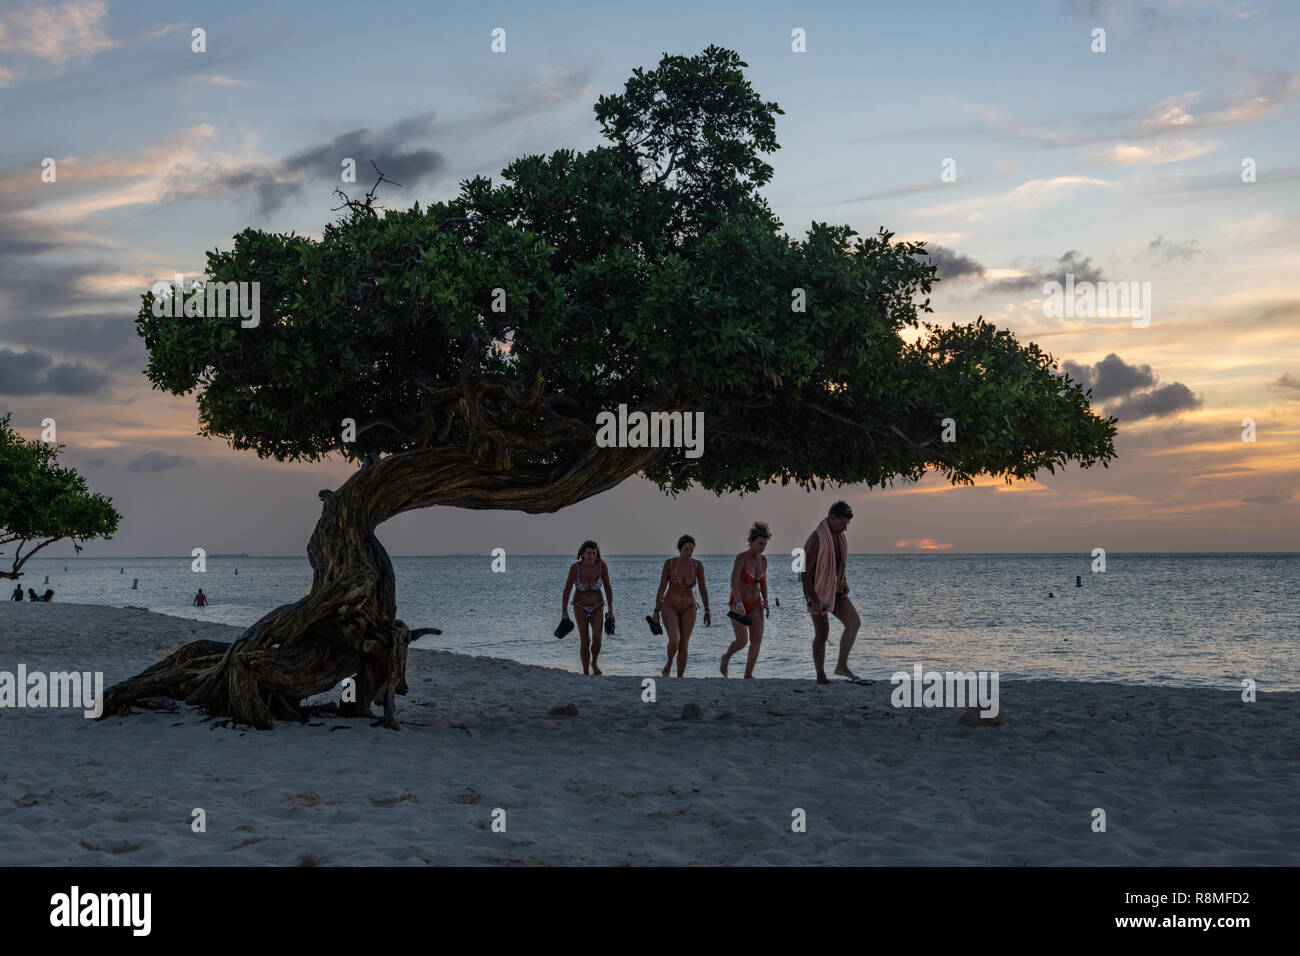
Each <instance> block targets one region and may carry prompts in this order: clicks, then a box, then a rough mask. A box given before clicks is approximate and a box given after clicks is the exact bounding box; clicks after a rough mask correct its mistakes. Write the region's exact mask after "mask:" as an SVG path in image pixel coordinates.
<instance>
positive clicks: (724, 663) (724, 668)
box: [718, 654, 727, 677]
mask: <svg viewBox="0 0 1300 956" xmlns="http://www.w3.org/2000/svg"><path fill="white" fill-rule="evenodd" d="M718 670H720V671H722V676H723V677H726V676H727V655H726V654H723V655H722V666H721V667H719V668H718Z"/></svg>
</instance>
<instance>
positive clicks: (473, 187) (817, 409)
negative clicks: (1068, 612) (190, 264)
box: [138, 47, 1114, 506]
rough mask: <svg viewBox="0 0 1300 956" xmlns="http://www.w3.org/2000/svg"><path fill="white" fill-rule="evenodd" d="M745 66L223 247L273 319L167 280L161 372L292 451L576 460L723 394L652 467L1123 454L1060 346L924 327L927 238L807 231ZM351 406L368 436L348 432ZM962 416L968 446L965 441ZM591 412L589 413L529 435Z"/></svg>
mask: <svg viewBox="0 0 1300 956" xmlns="http://www.w3.org/2000/svg"><path fill="white" fill-rule="evenodd" d="M744 66H745V64H744V63H743V62H741V61H740V60H739V58H738V57H737V56H736V54H735V53H733V52H730V51H727V50H721V49H718V48H716V47H710V48H709V49H708V50H706V51H705V52H704V53H703V54H701V55H699V56H694V57H689V58H687V57H680V56H665V58H664V59H663V60H662V61H661V63H660V65H659V67H658V69H656V70H653V71H648V72H647V71H642V70H637V71H636V73H635V74H634V75H633V77H632V79H631V80H629V82H628V84H627V88H626V90H625V92H624V93H622V94H621V95H617V96H603V97H601V98H600V100H599V102H598V103H597V105H596V115H597V118H598V119H599V121H600V124H601V128H602V130H603V132H604V133H605V135H606V137H607V138H608V139H609V140H610V145H608V146H602V147H599V148H596V149H593V150H590V151H587V152H574V151H570V150H559V151H556V152H554V153H552V154H551V155H550V156H526V157H523V158H521V159H518V160H516V161H515V162H513V163H511V164H510V165H509V166H508V167H507V168H506V169H505V170H504V171H503V173H502V177H501V179H502V181H501V182H500V183H493V182H492V181H491V180H490V179H487V178H484V177H477V178H474V179H472V180H469V181H466V182H464V183H462V185H461V190H460V194H459V195H458V196H457V197H456V198H455V199H453V200H451V201H449V202H440V203H434V204H431V205H428V206H425V207H421V206H420V205H419V204H416V205H415V206H414V207H412V208H410V209H405V210H398V211H391V210H390V211H385V212H384V214H383V215H382V216H381V215H379V214H378V213H377V212H376V211H375V210H374V209H373V208H371V207H370V204H369V203H365V204H362V203H352V205H351V208H350V209H349V210H348V211H347V213H346V214H345V215H344V216H343V217H342V218H341V219H340V220H339V221H337V222H334V223H332V224H330V225H328V226H327V227H326V228H325V231H324V234H323V236H322V237H321V238H320V239H319V240H315V239H311V238H306V237H302V236H296V235H279V234H271V233H267V232H263V231H258V230H252V229H249V230H246V231H244V232H242V233H240V234H239V235H238V236H236V237H235V240H234V245H233V248H232V249H230V250H229V251H225V252H221V251H214V252H212V253H209V255H208V269H207V278H208V279H209V280H214V281H250V280H258V281H260V282H261V307H262V318H261V322H260V324H259V326H258V327H256V328H251V329H244V328H240V327H239V326H238V323H237V322H234V321H232V320H230V319H224V318H216V317H206V318H194V319H175V318H171V317H163V318H158V317H155V316H154V315H153V313H152V310H151V305H152V301H153V300H152V296H151V295H150V296H146V298H145V302H144V306H143V307H142V309H141V312H140V316H139V319H138V324H139V328H140V332H141V334H142V335H143V336H144V338H145V340H146V342H147V345H148V349H149V353H150V363H149V368H148V375H149V377H150V379H151V380H152V381H153V382H154V383H155V384H156V385H157V386H158V387H160V388H165V389H167V390H169V391H172V392H175V393H178V394H179V393H188V392H190V391H195V390H197V392H198V403H199V413H200V422H201V428H202V431H203V433H205V434H208V435H213V436H219V437H223V438H225V439H227V440H229V442H230V443H231V444H232V445H233V446H234V447H236V448H250V449H253V450H255V451H256V452H257V453H258V454H259V455H262V456H270V457H274V458H277V459H317V458H320V457H321V456H323V455H325V454H327V453H329V452H330V451H339V450H341V451H343V452H344V453H345V454H347V455H349V456H351V457H355V458H360V457H361V456H363V455H366V454H368V453H373V454H386V453H395V452H402V451H408V450H412V449H418V448H427V447H431V446H432V445H436V444H445V445H455V444H460V445H465V444H466V443H467V442H472V441H473V440H474V438H475V435H474V434H473V433H474V432H477V433H478V434H479V436H480V437H481V436H483V435H485V434H490V435H492V436H493V439H492V440H493V442H494V443H495V444H494V445H493V447H495V448H496V450H497V451H498V453H501V446H503V445H504V446H507V451H506V452H505V453H506V454H509V455H510V456H511V458H510V460H511V461H512V462H513V463H514V464H515V465H523V464H525V463H528V464H532V465H535V466H538V467H539V468H541V469H542V470H541V471H539V474H541V473H546V472H548V471H549V472H551V473H553V472H555V471H556V470H562V469H563V468H564V465H565V462H566V460H568V459H572V458H574V457H575V456H577V455H579V454H580V453H582V452H583V451H585V450H586V448H587V447H588V446H589V445H590V442H591V426H592V423H593V422H594V420H595V416H596V414H597V413H598V412H599V411H601V410H605V409H612V408H615V407H617V406H618V405H619V404H620V403H627V404H628V406H629V407H632V408H652V407H653V408H672V409H681V410H691V411H703V412H704V413H705V427H706V439H705V442H706V443H705V453H704V455H703V456H702V457H700V458H695V459H688V458H686V457H685V456H683V455H680V454H678V455H665V456H663V457H661V458H660V459H659V460H658V461H656V462H654V463H653V464H651V465H650V466H649V467H647V468H646V469H644V473H645V474H646V475H648V476H649V477H650V478H652V479H653V480H655V481H656V482H658V483H659V484H660V486H661V487H664V488H665V489H668V490H670V491H673V492H676V491H680V490H682V489H684V488H687V487H689V486H690V485H692V484H699V485H702V486H703V487H705V488H708V489H710V490H713V491H716V492H728V491H753V490H756V489H757V488H758V487H759V486H760V485H761V484H762V483H764V482H767V481H773V480H775V481H780V482H783V483H785V482H791V481H793V482H796V483H798V484H800V485H803V486H805V487H811V486H813V485H815V484H818V483H820V482H822V481H825V480H830V481H835V482H844V483H850V482H852V483H857V482H863V483H866V484H869V485H880V484H882V483H885V482H889V481H891V480H892V479H894V478H896V477H898V476H902V477H905V478H909V479H916V478H919V477H920V476H921V475H922V474H924V473H925V472H926V470H927V469H936V470H938V471H940V472H941V473H943V474H944V475H945V476H946V477H948V478H949V479H950V480H952V481H954V482H969V481H971V480H972V479H973V477H974V476H976V475H978V474H990V475H1002V476H1006V477H1007V478H1008V480H1010V479H1011V478H1024V477H1028V476H1031V475H1033V474H1034V473H1036V472H1037V471H1038V470H1039V469H1043V468H1046V469H1049V470H1054V469H1055V468H1056V467H1058V466H1061V465H1064V464H1065V463H1066V462H1067V461H1070V460H1075V461H1078V462H1079V463H1081V464H1082V465H1084V466H1088V465H1092V464H1095V463H1098V462H1102V463H1105V461H1106V460H1108V459H1109V458H1110V457H1112V456H1113V454H1114V449H1113V445H1112V439H1113V435H1114V425H1113V422H1111V421H1108V420H1103V419H1101V418H1099V417H1098V416H1096V415H1094V414H1093V413H1092V412H1091V411H1090V409H1089V406H1088V401H1087V397H1086V396H1085V394H1084V393H1083V392H1082V391H1081V389H1080V388H1079V387H1078V386H1077V385H1074V384H1071V383H1070V382H1069V380H1068V378H1065V377H1063V376H1060V375H1059V374H1058V373H1057V372H1056V371H1055V370H1054V369H1055V367H1054V364H1053V360H1052V358H1051V356H1049V355H1047V354H1045V353H1043V352H1042V351H1041V350H1040V349H1039V348H1038V347H1037V346H1035V345H1033V344H1032V343H1021V342H1019V341H1017V339H1016V337H1015V336H1014V335H1013V334H1012V333H1010V332H1008V331H1006V330H1000V329H997V328H995V327H994V326H992V325H990V324H988V323H985V322H983V321H982V320H979V321H976V322H975V323H973V324H970V325H964V326H962V325H953V326H951V327H938V326H935V325H932V324H929V323H921V322H920V319H919V316H920V315H921V314H922V313H926V312H930V311H931V309H930V304H929V298H928V296H929V293H930V289H931V283H932V282H934V281H936V279H935V275H934V272H935V269H934V267H933V266H932V265H930V264H929V263H928V262H927V261H926V259H925V252H926V250H925V246H924V244H923V243H912V242H894V241H892V234H891V233H889V232H887V231H885V230H884V229H881V230H880V231H879V232H878V233H877V234H876V235H871V236H859V235H857V234H856V233H855V232H854V230H853V229H851V228H849V227H848V226H842V225H830V224H826V223H816V222H815V223H813V224H812V225H811V227H810V228H809V229H808V230H807V231H806V232H805V234H804V235H803V236H802V237H800V238H792V237H790V236H788V235H786V234H785V232H784V231H783V228H782V224H781V223H780V222H779V221H778V220H777V219H776V218H775V216H774V215H773V214H772V212H771V211H770V209H769V208H768V206H767V205H766V203H765V202H764V201H763V200H762V199H761V197H759V196H758V194H757V189H758V187H759V186H761V185H763V184H764V183H766V182H767V181H768V179H769V178H770V176H771V174H772V169H771V167H770V166H769V165H767V164H766V163H765V162H764V161H763V160H762V158H761V157H762V155H763V154H766V153H770V152H771V151H772V150H774V149H776V148H777V143H776V139H775V115H776V114H778V113H780V110H779V109H777V107H776V104H774V103H765V102H763V101H761V100H760V99H759V98H758V97H757V96H756V95H755V94H754V93H753V91H752V89H751V88H750V86H749V83H748V82H747V81H746V80H745V79H744V75H743V73H742V72H741V67H744ZM496 289H500V290H503V291H504V311H501V312H497V311H493V309H492V305H493V301H494V300H493V296H494V292H493V290H496ZM800 298H801V299H802V301H803V303H805V311H795V310H794V309H795V307H796V300H797V299H800ZM498 301H500V300H499V298H498ZM908 329H913V330H917V331H919V332H920V333H921V334H920V335H919V336H918V335H911V336H908V335H906V334H905V332H906V330H908ZM539 379H540V380H542V381H544V386H543V390H542V393H541V397H540V399H539V401H538V402H537V404H536V406H535V407H532V408H531V409H529V410H528V411H526V412H525V411H521V410H519V409H515V410H514V411H512V412H511V414H510V415H509V416H507V418H508V421H505V420H498V419H493V417H492V415H491V414H490V412H489V411H488V410H486V409H485V410H484V411H483V414H482V415H476V414H471V413H470V412H468V411H466V410H465V405H464V404H463V403H462V399H464V398H465V389H464V386H465V385H466V384H468V383H478V385H477V386H476V387H475V388H474V389H473V391H474V393H475V394H477V395H484V394H486V393H485V392H484V390H483V388H482V387H481V386H483V385H484V384H485V383H489V382H493V381H510V382H513V383H515V385H516V386H518V387H519V388H523V389H525V390H526V389H527V388H528V387H529V386H530V384H531V383H535V382H537V381H538V380H539ZM345 418H352V419H354V420H355V421H356V422H357V423H358V426H359V428H360V430H361V434H360V435H359V436H358V439H357V441H356V442H355V443H354V444H351V445H348V446H347V447H346V448H340V445H339V436H340V431H341V422H342V420H343V419H345ZM947 418H951V419H953V421H954V422H955V423H956V441H954V442H943V441H941V440H940V433H941V431H942V425H941V422H942V421H943V420H944V419H947ZM476 419H477V421H476ZM566 422H567V423H569V424H571V425H576V426H578V427H574V428H571V429H569V430H568V431H564V430H560V431H558V432H557V431H556V430H555V428H554V427H552V429H551V437H550V439H549V440H548V442H547V443H546V444H545V445H544V446H540V447H533V446H530V445H529V443H528V440H527V436H528V435H529V433H530V431H532V430H533V429H535V428H538V427H541V426H542V425H543V424H548V425H551V426H555V425H557V424H560V423H566ZM476 424H477V426H478V427H477V429H476V427H475V426H476ZM584 426H585V427H584ZM507 506H508V505H507Z"/></svg>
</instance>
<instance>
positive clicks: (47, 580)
mask: <svg viewBox="0 0 1300 956" xmlns="http://www.w3.org/2000/svg"><path fill="white" fill-rule="evenodd" d="M45 583H46V584H49V583H50V576H49V575H48V574H47V575H45Z"/></svg>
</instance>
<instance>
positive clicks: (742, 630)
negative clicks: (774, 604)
mask: <svg viewBox="0 0 1300 956" xmlns="http://www.w3.org/2000/svg"><path fill="white" fill-rule="evenodd" d="M727 620H728V621H730V622H731V626H732V627H733V628H734V629H735V631H736V639H735V640H734V641H732V642H731V646H730V647H728V648H727V649H726V651H725V652H724V653H723V655H722V667H721V668H720V670H721V671H722V676H723V677H726V676H727V662H728V661H730V660H731V655H732V654H734V653H736V652H737V651H740V650H743V649H744V647H745V645H746V644H748V643H749V628H747V627H745V625H743V624H741V623H740V622H739V621H737V620H736V619H735V618H734V617H729V618H727Z"/></svg>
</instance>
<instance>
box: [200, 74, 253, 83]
mask: <svg viewBox="0 0 1300 956" xmlns="http://www.w3.org/2000/svg"><path fill="white" fill-rule="evenodd" d="M190 79H192V80H198V81H199V82H201V83H211V84H212V85H213V86H247V85H248V83H247V81H245V80H236V79H233V78H231V77H229V76H220V75H211V76H207V75H204V74H195V75H194V76H192V77H190Z"/></svg>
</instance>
